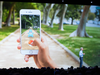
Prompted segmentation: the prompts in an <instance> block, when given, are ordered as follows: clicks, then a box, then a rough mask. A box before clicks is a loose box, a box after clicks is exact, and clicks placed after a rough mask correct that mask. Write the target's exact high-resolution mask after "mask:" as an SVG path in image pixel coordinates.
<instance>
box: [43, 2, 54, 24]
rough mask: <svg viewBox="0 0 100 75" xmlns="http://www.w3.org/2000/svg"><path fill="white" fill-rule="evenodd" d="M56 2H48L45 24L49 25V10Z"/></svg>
mask: <svg viewBox="0 0 100 75" xmlns="http://www.w3.org/2000/svg"><path fill="white" fill-rule="evenodd" d="M53 5H54V4H51V3H50V4H47V6H46V9H45V24H46V25H48V17H49V11H50V9H51V8H52V7H53Z"/></svg>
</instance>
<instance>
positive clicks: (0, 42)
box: [0, 28, 19, 45]
mask: <svg viewBox="0 0 100 75" xmlns="http://www.w3.org/2000/svg"><path fill="white" fill-rule="evenodd" d="M18 30H19V28H18V29H17V30H15V31H14V32H12V33H11V34H10V35H8V36H7V37H5V38H4V39H3V40H1V41H0V45H1V44H2V43H3V42H5V41H6V40H7V39H8V38H9V37H10V36H12V35H13V34H14V33H16V32H17V31H18Z"/></svg>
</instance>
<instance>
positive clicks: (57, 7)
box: [50, 4, 60, 28]
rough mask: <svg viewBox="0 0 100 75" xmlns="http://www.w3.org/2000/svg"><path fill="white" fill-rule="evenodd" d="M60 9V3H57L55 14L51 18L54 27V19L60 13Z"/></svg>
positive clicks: (51, 25)
mask: <svg viewBox="0 0 100 75" xmlns="http://www.w3.org/2000/svg"><path fill="white" fill-rule="evenodd" d="M59 11H60V5H59V4H55V5H54V13H53V16H52V19H51V23H50V27H52V28H53V20H54V18H55V17H56V15H57V14H58V12H59Z"/></svg>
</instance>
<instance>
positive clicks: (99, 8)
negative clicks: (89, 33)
mask: <svg viewBox="0 0 100 75" xmlns="http://www.w3.org/2000/svg"><path fill="white" fill-rule="evenodd" d="M96 9H97V10H96V12H95V15H96V17H97V18H98V19H99V21H100V7H99V6H98V7H96Z"/></svg>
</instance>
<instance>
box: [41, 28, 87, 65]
mask: <svg viewBox="0 0 100 75" xmlns="http://www.w3.org/2000/svg"><path fill="white" fill-rule="evenodd" d="M41 31H42V32H43V33H45V34H46V35H47V36H49V37H50V38H51V39H52V40H54V41H55V42H56V43H57V44H58V45H60V46H61V47H62V48H63V49H64V50H66V51H67V52H68V53H69V54H70V55H71V56H72V57H73V58H74V59H75V60H76V61H78V62H79V63H80V60H79V57H78V56H76V55H75V54H74V53H73V52H71V51H70V50H69V49H68V48H67V47H65V46H64V45H63V44H61V43H60V42H58V41H57V40H56V39H55V38H53V37H52V36H50V35H49V34H48V33H47V32H45V31H44V30H42V29H41ZM83 66H86V67H89V65H87V64H86V63H85V62H84V61H83Z"/></svg>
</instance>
